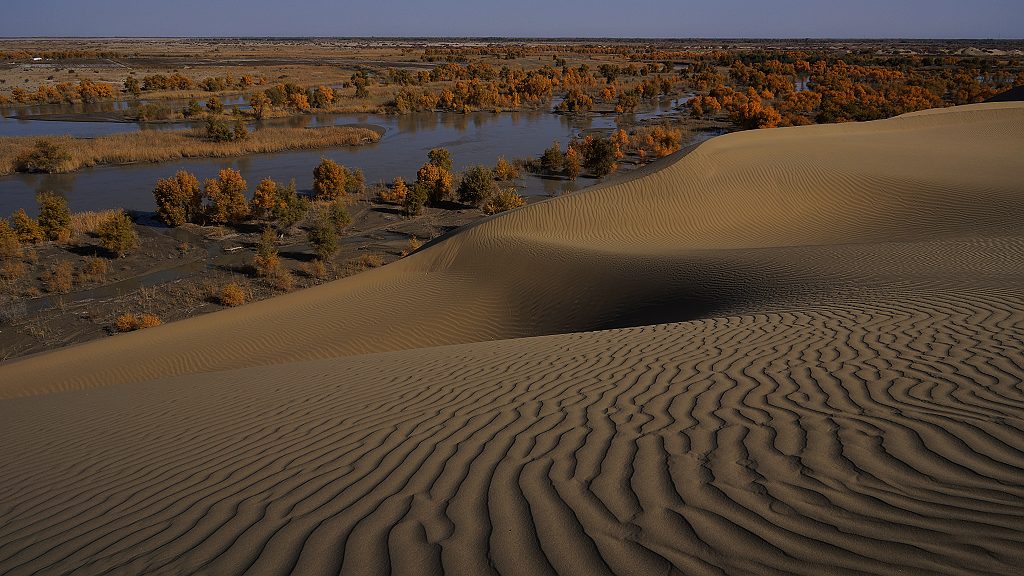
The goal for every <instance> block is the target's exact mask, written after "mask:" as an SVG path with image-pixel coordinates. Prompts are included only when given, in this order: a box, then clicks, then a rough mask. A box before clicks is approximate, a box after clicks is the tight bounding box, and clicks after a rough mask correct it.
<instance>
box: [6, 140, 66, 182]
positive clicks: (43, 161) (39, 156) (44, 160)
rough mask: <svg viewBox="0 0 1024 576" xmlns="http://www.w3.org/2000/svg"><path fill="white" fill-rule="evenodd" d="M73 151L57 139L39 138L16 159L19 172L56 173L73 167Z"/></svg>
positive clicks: (15, 163)
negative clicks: (69, 150)
mask: <svg viewBox="0 0 1024 576" xmlns="http://www.w3.org/2000/svg"><path fill="white" fill-rule="evenodd" d="M70 164H71V153H70V152H68V151H67V150H65V149H64V148H63V147H61V145H60V144H58V143H57V142H56V141H55V140H39V141H37V142H36V145H35V146H34V147H33V148H32V149H30V150H26V151H25V152H22V153H21V154H18V156H17V157H16V158H15V159H14V169H15V171H17V172H33V173H34V172H44V173H47V174H54V173H57V172H66V171H68V170H69V169H71V165H70Z"/></svg>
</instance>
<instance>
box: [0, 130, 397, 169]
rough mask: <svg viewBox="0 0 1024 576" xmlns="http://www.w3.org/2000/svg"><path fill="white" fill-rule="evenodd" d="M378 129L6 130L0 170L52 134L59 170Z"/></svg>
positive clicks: (251, 149) (320, 142)
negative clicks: (229, 138) (217, 134)
mask: <svg viewBox="0 0 1024 576" xmlns="http://www.w3.org/2000/svg"><path fill="white" fill-rule="evenodd" d="M379 139H380V135H379V134H378V133H377V132H375V131H374V130H371V129H369V128H357V127H351V126H328V127H324V128H264V129H261V130H256V131H253V132H251V133H250V134H249V136H248V137H247V138H245V139H244V140H240V141H234V142H212V141H209V140H207V139H206V138H205V133H204V132H203V131H202V130H200V129H195V130H186V131H182V132H164V131H144V132H136V133H132V134H113V135H110V136H101V137H99V138H73V137H71V136H57V137H53V136H4V137H0V175H6V174H12V173H14V172H15V160H16V158H17V157H18V156H19V155H21V154H23V153H25V152H28V151H30V150H32V149H33V148H34V147H35V146H36V143H37V142H39V141H43V140H49V141H51V142H53V143H55V144H57V146H59V147H60V148H61V149H62V150H64V151H66V152H67V154H68V158H67V159H65V160H64V161H63V162H61V165H60V167H59V169H58V170H56V171H57V172H73V171H75V170H78V169H79V168H85V167H89V166H97V165H101V164H132V163H136V162H164V161H168V160H178V159H181V158H213V157H223V156H241V155H244V154H260V153H264V152H279V151H281V150H300V149H316V148H331V147H335V146H355V145H359V144H367V143H371V142H376V141H377V140H379Z"/></svg>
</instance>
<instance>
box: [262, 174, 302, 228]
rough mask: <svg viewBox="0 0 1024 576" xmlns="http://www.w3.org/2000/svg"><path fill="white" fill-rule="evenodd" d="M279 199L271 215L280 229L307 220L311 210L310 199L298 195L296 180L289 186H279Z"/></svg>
mask: <svg viewBox="0 0 1024 576" xmlns="http://www.w3.org/2000/svg"><path fill="white" fill-rule="evenodd" d="M277 199H278V200H277V204H276V205H275V206H274V209H273V211H272V212H271V217H272V218H273V219H274V222H276V223H277V225H278V227H279V228H280V229H282V230H284V229H287V228H291V227H292V226H295V225H296V224H298V223H299V222H302V221H303V220H305V218H306V214H307V213H308V212H309V205H310V204H309V200H308V199H306V198H303V197H301V196H299V195H298V193H297V192H296V191H295V181H294V180H292V181H291V182H290V183H289V184H288V185H287V186H277Z"/></svg>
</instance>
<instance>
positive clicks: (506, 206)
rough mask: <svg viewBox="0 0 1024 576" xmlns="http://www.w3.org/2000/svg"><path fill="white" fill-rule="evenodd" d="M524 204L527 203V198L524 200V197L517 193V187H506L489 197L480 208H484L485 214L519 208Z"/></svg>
mask: <svg viewBox="0 0 1024 576" xmlns="http://www.w3.org/2000/svg"><path fill="white" fill-rule="evenodd" d="M523 204H526V200H523V197H522V196H520V195H519V194H518V193H516V189H515V188H506V189H504V190H501V191H499V192H498V193H496V194H493V195H492V196H491V197H490V198H488V199H487V200H486V201H485V202H484V203H483V206H481V207H480V209H481V210H483V212H484V214H497V213H498V212H505V211H508V210H511V209H513V208H519V207H520V206H522V205H523Z"/></svg>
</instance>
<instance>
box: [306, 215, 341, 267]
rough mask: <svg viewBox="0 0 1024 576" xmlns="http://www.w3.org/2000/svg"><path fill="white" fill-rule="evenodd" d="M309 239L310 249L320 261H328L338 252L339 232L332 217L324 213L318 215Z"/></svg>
mask: <svg viewBox="0 0 1024 576" xmlns="http://www.w3.org/2000/svg"><path fill="white" fill-rule="evenodd" d="M308 238H309V245H310V247H312V248H313V252H314V253H315V254H316V257H317V258H319V259H320V260H327V259H329V258H330V257H331V256H333V255H334V253H335V252H337V251H338V230H337V228H335V226H334V222H333V221H332V219H331V217H330V215H328V214H326V213H324V212H320V213H319V214H317V217H316V221H314V222H313V227H312V228H310V229H309V232H308Z"/></svg>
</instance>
